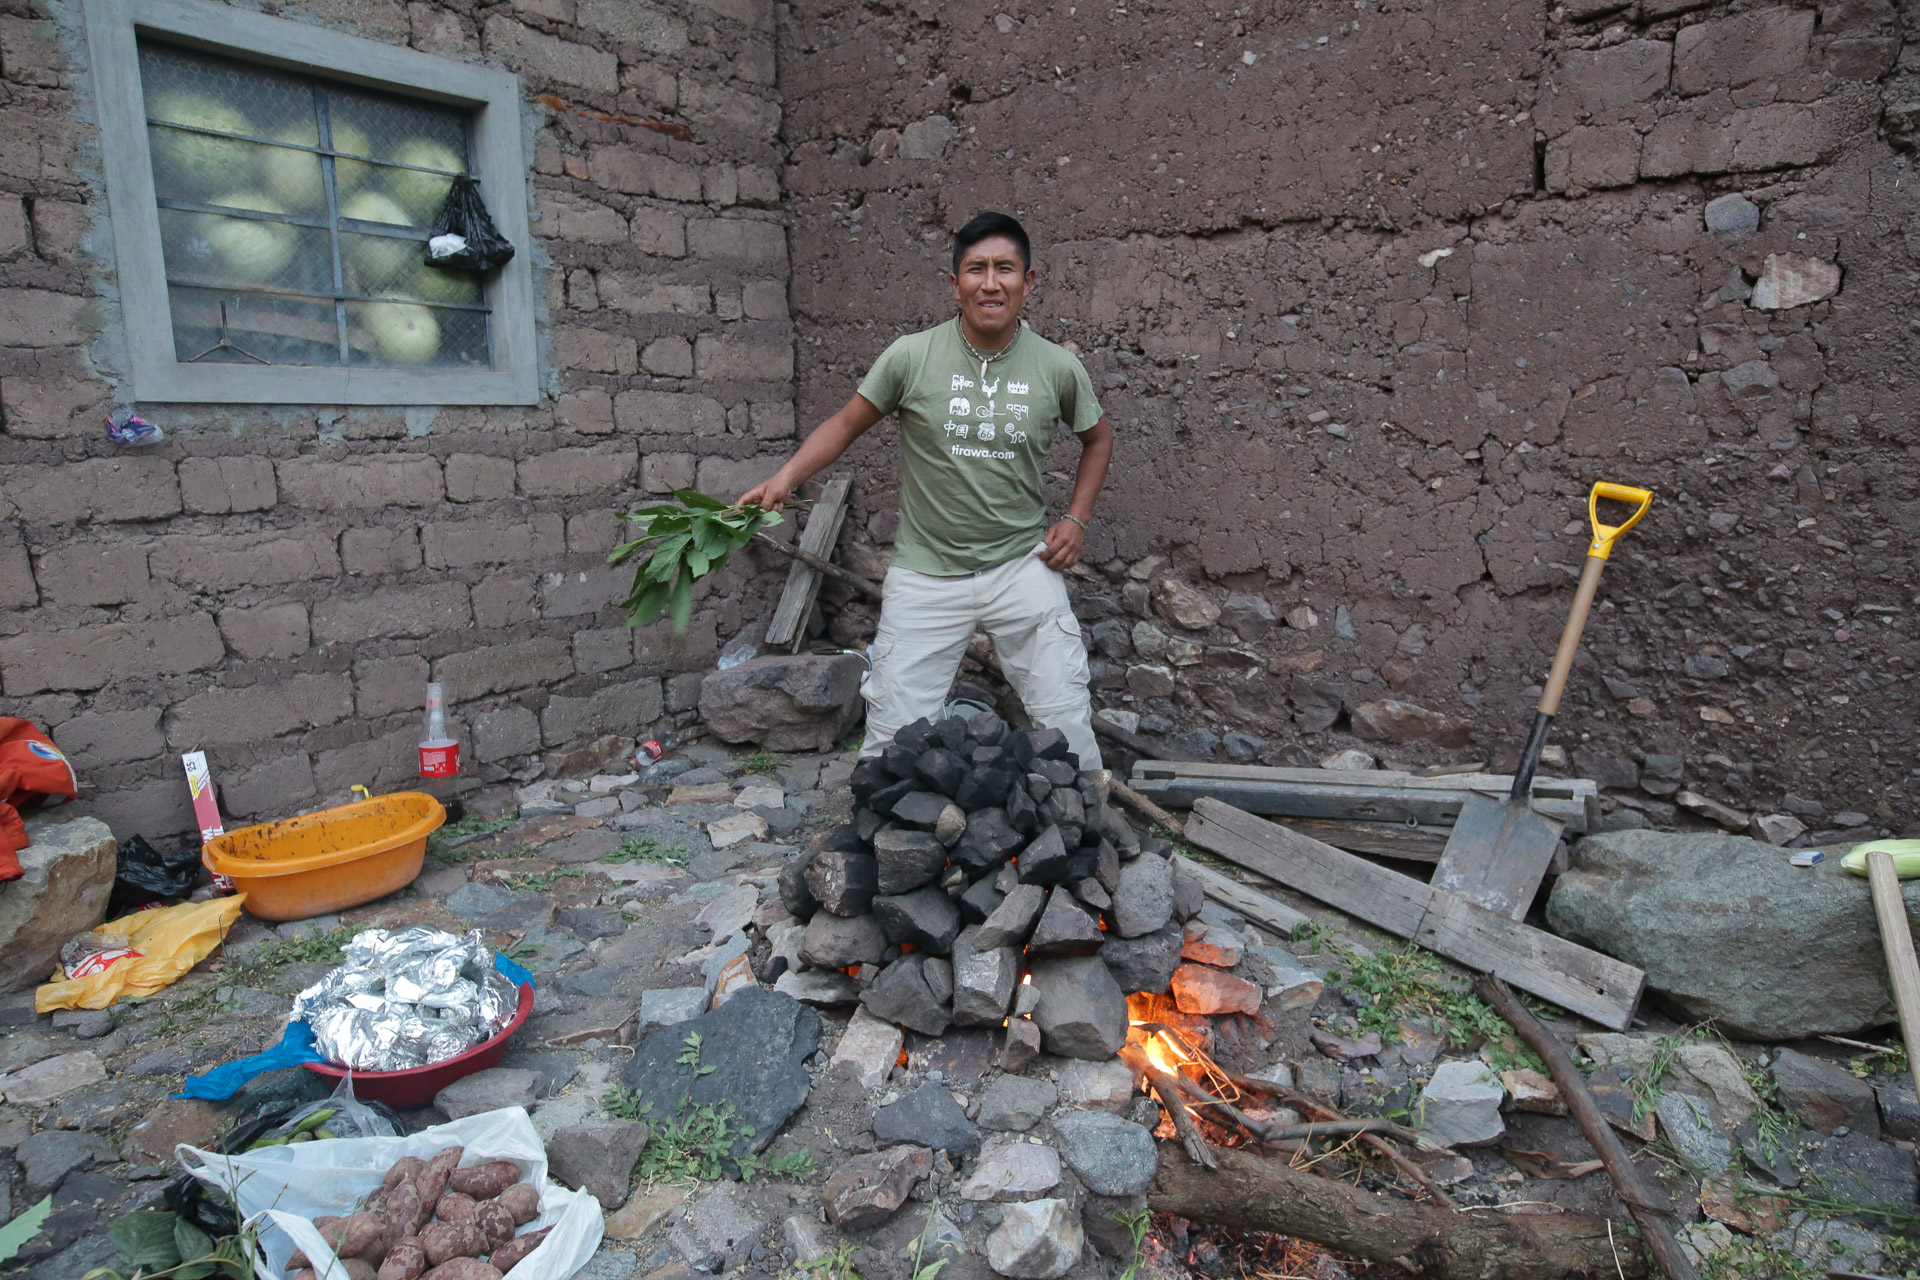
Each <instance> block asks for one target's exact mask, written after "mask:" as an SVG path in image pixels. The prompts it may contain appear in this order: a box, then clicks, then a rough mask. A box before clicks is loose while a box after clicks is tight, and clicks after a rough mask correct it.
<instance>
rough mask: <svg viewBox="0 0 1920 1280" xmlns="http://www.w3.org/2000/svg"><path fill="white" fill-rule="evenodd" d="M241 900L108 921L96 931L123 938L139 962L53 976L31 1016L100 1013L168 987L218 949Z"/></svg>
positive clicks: (243, 899)
mask: <svg viewBox="0 0 1920 1280" xmlns="http://www.w3.org/2000/svg"><path fill="white" fill-rule="evenodd" d="M246 901H247V895H246V894H244V893H235V894H229V895H227V896H226V897H224V898H209V899H208V900H207V901H205V902H182V903H180V904H179V905H178V906H173V907H161V908H159V909H157V910H154V911H136V912H134V913H133V914H132V915H130V916H122V917H120V918H119V919H118V920H109V921H107V922H106V923H105V924H103V925H100V926H98V927H97V928H96V929H95V932H96V933H118V934H125V935H126V936H127V937H128V938H130V939H132V941H131V943H130V945H131V946H132V947H133V949H134V950H135V951H138V952H139V953H140V955H139V958H137V959H133V960H122V961H121V962H120V963H119V964H116V965H113V966H111V967H110V968H107V969H105V970H103V971H101V972H99V973H90V974H88V975H87V976H86V977H84V978H60V977H56V978H55V979H54V980H53V981H52V982H47V983H43V984H42V985H41V986H40V987H39V988H38V989H37V990H35V991H34V993H33V1007H34V1009H35V1011H37V1012H39V1013H52V1012H53V1011H54V1010H55V1009H104V1008H106V1007H107V1006H108V1005H110V1004H112V1003H113V1002H114V1001H115V1000H118V999H120V998H121V997H122V996H150V995H152V994H153V993H154V992H156V991H158V990H160V989H161V988H162V987H169V986H172V985H173V984H174V983H175V982H177V981H179V980H180V977H181V975H183V974H185V973H186V972H187V971H188V970H190V969H192V968H193V966H195V965H197V964H199V963H200V962H201V961H202V960H205V959H206V958H207V957H208V956H209V955H211V954H212V953H213V949H214V948H215V947H217V946H219V945H220V943H221V942H222V941H223V940H224V939H225V938H226V936H227V930H228V929H231V928H232V927H233V922H234V921H235V920H238V919H239V918H240V909H241V907H243V906H244V905H245V904H246ZM55 972H56V973H57V972H58V970H56V971H55Z"/></svg>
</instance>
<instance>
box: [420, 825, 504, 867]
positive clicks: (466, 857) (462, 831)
mask: <svg viewBox="0 0 1920 1280" xmlns="http://www.w3.org/2000/svg"><path fill="white" fill-rule="evenodd" d="M518 821H519V819H518V818H514V817H499V818H481V817H472V818H462V819H460V821H458V822H449V823H447V824H446V825H445V826H443V827H441V828H440V829H439V830H438V831H436V832H434V833H433V834H432V835H430V836H428V837H427V856H428V857H429V858H431V859H433V860H434V861H435V862H437V863H439V864H440V865H441V866H443V867H454V866H459V865H460V864H461V863H463V862H468V861H471V860H472V857H473V855H472V854H469V853H465V852H462V849H464V847H465V845H464V844H462V846H461V848H454V847H452V846H453V844H454V842H457V841H462V840H463V838H465V837H474V836H488V835H492V834H493V833H494V832H496V831H505V830H506V829H507V828H508V827H510V826H512V825H513V824H514V823H516V822H518Z"/></svg>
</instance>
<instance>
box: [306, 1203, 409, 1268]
mask: <svg viewBox="0 0 1920 1280" xmlns="http://www.w3.org/2000/svg"><path fill="white" fill-rule="evenodd" d="M330 1229H331V1230H332V1231H334V1232H335V1233H336V1235H335V1236H334V1237H333V1238H332V1239H327V1233H326V1232H325V1231H322V1232H321V1233H320V1236H321V1238H322V1239H326V1240H327V1243H328V1244H329V1245H331V1246H332V1247H333V1251H334V1252H335V1253H337V1254H339V1255H340V1256H341V1257H343V1258H374V1259H376V1263H375V1265H378V1261H377V1260H378V1259H379V1258H383V1257H385V1256H386V1253H387V1245H388V1244H390V1243H391V1242H392V1240H393V1224H392V1223H390V1222H388V1221H387V1220H386V1218H384V1217H382V1216H381V1215H380V1214H377V1213H356V1214H354V1215H353V1216H352V1217H351V1218H347V1219H345V1220H343V1221H341V1222H339V1223H336V1224H335V1225H334V1226H333V1227H332V1228H330Z"/></svg>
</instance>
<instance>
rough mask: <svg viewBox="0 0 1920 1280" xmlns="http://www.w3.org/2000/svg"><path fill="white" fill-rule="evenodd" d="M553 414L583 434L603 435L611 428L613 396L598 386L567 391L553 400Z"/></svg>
mask: <svg viewBox="0 0 1920 1280" xmlns="http://www.w3.org/2000/svg"><path fill="white" fill-rule="evenodd" d="M553 416H554V420H555V421H556V422H559V423H562V424H563V425H565V426H569V427H572V428H573V429H574V430H575V431H578V432H581V433H582V434H584V435H590V436H603V435H606V434H607V433H609V432H611V431H612V430H613V396H612V395H611V394H610V393H608V392H606V391H603V390H602V389H600V388H599V387H583V388H581V389H580V390H578V391H569V392H567V393H566V394H565V395H563V396H561V397H560V398H559V399H558V400H556V401H554V402H553Z"/></svg>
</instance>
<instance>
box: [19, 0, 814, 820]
mask: <svg viewBox="0 0 1920 1280" xmlns="http://www.w3.org/2000/svg"><path fill="white" fill-rule="evenodd" d="M285 13H286V16H288V17H290V18H293V19H294V20H296V21H308V22H316V23H319V24H323V25H327V26H331V27H336V28H340V29H345V30H349V31H353V32H356V33H359V34H361V35H365V36H368V37H372V38H374V39H379V40H383V41H388V42H392V43H397V44H405V45H410V46H412V47H414V48H418V49H421V50H424V51H427V52H431V53H435V54H439V55H442V56H446V57H451V58H456V59H466V60H473V61H484V62H486V63H489V64H492V65H498V66H505V67H507V68H509V69H512V70H514V71H516V72H518V73H519V74H520V75H521V77H522V79H523V81H524V85H525V90H526V95H527V99H528V101H527V105H526V107H525V118H526V122H527V128H528V130H529V136H530V138H531V139H532V144H531V161H532V164H531V169H532V171H531V173H530V174H529V175H528V179H529V181H528V199H529V200H530V202H531V204H532V206H533V209H534V212H535V215H536V217H537V221H535V223H534V234H535V237H536V243H535V244H534V245H533V246H530V247H528V249H527V251H529V252H531V253H532V255H533V260H534V266H535V272H536V277H535V278H536V282H537V285H538V288H539V291H540V294H541V297H542V299H543V306H542V316H541V320H540V334H541V342H542V351H543V358H542V375H541V376H542V388H543V395H542V399H541V402H540V403H539V404H538V405H536V406H533V407H530V408H513V409H499V410H488V409H465V408H458V409H456V408H443V409H438V410H435V409H420V408H413V409H404V410H403V409H395V410H391V411H388V410H379V409H341V408H326V407H313V406H299V407H294V406H272V405H266V406H258V407H219V406H192V405H148V404H141V405H137V406H136V407H137V408H138V409H139V410H140V412H141V414H142V416H144V417H146V418H148V419H149V420H151V421H153V422H156V423H158V424H160V425H161V426H162V427H163V428H164V429H165V431H166V433H167V439H166V441H165V442H164V443H163V444H161V445H159V446H157V447H155V448H151V449H146V450H141V451H139V452H137V453H136V452H131V451H125V450H120V449H118V448H117V447H116V446H114V445H112V444H111V443H110V442H109V441H108V440H107V438H106V435H105V431H104V428H103V426H102V423H101V417H102V415H103V414H104V413H105V412H107V411H108V410H109V409H111V408H113V407H115V406H118V405H122V404H131V403H132V401H131V399H130V392H129V391H128V389H127V388H125V387H124V386H123V385H122V383H121V382H120V381H119V379H118V377H117V374H116V370H117V369H118V368H119V367H120V366H121V363H122V357H121V355H120V348H119V342H120V338H119V321H118V316H117V312H116V301H115V299H116V297H117V290H116V287H115V281H114V270H113V263H112V261H111V255H112V243H111V237H110V233H109V229H108V226H107V221H106V216H107V215H106V209H105V201H104V196H103V194H102V192H101V188H100V183H99V169H100V160H99V147H98V142H97V138H96V137H95V136H94V133H93V130H92V126H91V125H90V123H89V120H90V111H89V106H88V104H89V99H90V88H89V81H88V71H87V66H86V58H85V45H84V41H83V39H82V38H81V35H80V28H79V21H80V18H79V5H78V4H77V3H75V0H39V2H37V3H32V4H28V3H22V2H21V0H0V414H3V415H4V419H3V422H0V605H4V606H5V612H4V613H3V614H0V693H3V695H4V698H3V701H0V705H3V706H4V710H5V712H6V713H7V714H14V715H23V716H28V717H30V718H32V719H34V720H36V721H38V722H40V723H41V724H43V725H45V726H46V727H48V728H49V729H50V730H51V732H52V734H53V736H54V738H55V740H56V741H57V742H59V743H61V744H62V745H63V746H64V747H65V748H66V749H67V750H68V751H69V753H70V754H71V755H72V757H73V759H74V763H75V765H76V766H77V768H78V769H79V771H80V774H81V777H82V779H83V782H84V784H85V791H84V807H85V808H87V809H89V810H91V811H93V812H95V813H97V814H99V815H100V816H101V817H103V818H105V819H106V820H107V821H108V822H109V823H111V824H112V826H113V828H114V830H115V832H116V833H117V834H118V835H121V836H123V837H124V836H127V835H130V834H132V833H134V832H140V833H143V834H145V835H147V836H149V837H160V836H166V835H171V834H175V833H178V832H184V831H188V830H190V829H191V828H192V825H193V824H192V820H191V816H190V811H189V809H188V806H187V800H186V789H185V786H184V783H183V780H182V777H181V772H180V764H179V758H178V754H179V752H181V751H183V750H190V749H193V748H196V747H198V748H204V749H205V750H206V751H207V753H208V756H209V758H210V760H211V762H212V764H213V767H214V770H215V776H216V779H217V781H218V782H219V783H220V785H221V790H222V801H223V805H224V808H225V810H226V812H227V813H228V814H229V815H230V816H231V817H233V818H238V819H255V818H263V817H271V816H278V815H280V814H284V813H289V812H294V811H298V810H300V809H304V808H310V807H313V806H314V805H315V804H317V803H320V802H323V801H332V800H338V799H344V798H346V793H347V788H348V787H349V786H350V785H351V784H353V783H356V782H365V783H369V784H372V785H375V786H379V787H392V786H396V785H402V784H405V783H406V782H407V781H408V780H409V779H410V778H414V777H415V776H416V774H417V768H416V765H415V762H414V760H413V754H412V753H413V745H414V743H415V742H416V741H417V740H418V738H419V736H420V732H419V729H420V724H419V721H420V707H421V699H422V696H423V693H424V685H425V683H426V681H427V680H428V679H429V678H430V677H432V678H437V679H439V680H441V681H442V682H444V683H445V685H446V687H447V695H448V698H449V700H450V702H451V704H452V714H453V718H454V719H455V721H456V722H457V723H458V725H459V736H460V737H461V738H462V740H463V741H464V743H465V745H466V751H467V759H468V761H469V762H470V765H469V769H468V772H467V775H466V777H465V778H464V779H463V784H464V785H468V786H472V785H478V784H479V783H480V782H482V781H483V780H497V779H503V778H505V777H507V776H509V775H512V774H525V773H527V772H528V771H532V770H537V769H538V768H539V767H540V764H541V758H542V756H543V755H545V754H547V753H550V752H552V751H553V750H554V749H556V748H560V747H565V746H568V745H572V744H576V743H578V742H581V741H583V740H587V739H591V738H593V737H595V736H598V735H602V734H607V733H620V734H628V735H635V734H643V733H645V732H647V731H651V730H657V729H660V728H664V727H669V726H671V725H673V724H676V723H680V724H684V723H686V722H688V721H689V720H690V719H691V717H692V711H691V707H692V703H693V700H694V695H695V692H696V690H697V680H690V679H689V678H688V677H689V675H690V674H691V673H696V672H699V671H703V670H706V669H709V668H710V667H711V664H712V661H713V657H714V655H715V651H716V646H717V643H718V639H719V638H720V637H728V636H731V635H733V634H734V633H735V632H736V631H738V630H739V629H740V628H742V627H743V626H745V625H747V623H748V621H749V620H750V619H754V618H764V617H765V616H766V614H767V612H768V611H769V609H770V607H771V598H772V596H773V594H774V593H775V592H777V590H778V587H779V584H780V582H782V581H783V580H784V576H785V566H784V564H776V565H759V564H756V563H755V562H754V560H753V558H752V557H751V556H747V557H743V559H742V560H741V561H740V562H739V563H738V565H737V567H736V568H734V569H731V570H729V572H728V573H727V574H725V575H723V576H722V577H720V578H719V579H717V580H715V581H714V582H713V583H712V585H711V586H708V587H706V588H705V589H704V590H703V592H702V595H701V600H700V604H699V606H698V610H697V613H696V616H695V620H694V624H693V626H692V628H691V629H690V630H689V632H688V634H687V635H686V636H685V637H683V638H676V637H674V636H672V635H671V634H670V633H669V632H667V630H666V629H665V627H664V626H659V627H655V628H651V629H649V630H646V631H643V632H639V633H632V632H629V631H627V630H626V629H625V628H624V626H623V625H622V619H621V617H620V614H619V612H618V610H616V609H614V608H613V607H612V604H613V602H614V601H615V600H617V599H619V598H620V596H621V595H622V594H623V584H622V581H621V577H622V575H621V574H619V573H615V572H610V571H608V570H607V569H606V568H605V567H604V558H605V554H606V551H607V549H608V548H609V547H611V546H612V545H613V544H614V542H615V540H616V538H617V536H618V535H619V533H620V528H621V527H620V526H619V524H618V522H617V521H616V520H615V519H614V518H613V515H612V513H613V512H614V511H615V510H616V509H618V508H620V507H622V506H630V505H633V504H635V503H636V502H637V501H639V500H641V499H643V498H645V497H646V496H647V495H648V494H653V493H659V492H663V491H664V490H666V489H668V488H670V487H673V486H676V485H685V484H689V483H692V482H693V481H694V479H695V477H696V475H698V476H700V477H701V478H703V479H708V480H713V481H714V482H716V483H718V482H720V481H722V480H724V481H725V482H726V483H729V484H731V483H735V482H737V481H738V480H739V478H740V477H742V476H749V475H754V476H756V478H757V474H756V473H759V472H762V471H764V470H770V469H771V466H772V465H773V463H772V461H771V459H772V456H773V452H774V451H776V450H780V449H784V448H786V447H788V443H789V437H791V435H792V433H793V423H794V414H793V406H792V395H793V381H792V380H793V352H792V334H791V325H790V323H789V321H788V317H787V307H786V295H787V284H788V275H789V272H788V258H787V245H786V230H785V222H784V215H783V214H782V212H781V210H780V207H779V201H780V186H779V166H780V163H781V158H782V155H783V152H782V149H781V146H780V143H779V139H778V136H777V131H778V128H779V123H780V118H781V108H780V99H779V94H778V92H777V91H776V89H775V85H774V30H773V8H772V5H771V3H767V2H765V0H658V2H657V3H645V4H643V3H638V2H636V0H514V2H513V3H478V2H458V0H449V2H446V3H426V2H420V0H415V2H414V3H407V4H402V3H398V2H397V0H309V2H308V3H305V4H303V5H301V6H299V7H298V9H289V10H287V11H285ZM536 98H537V99H539V101H537V102H536V101H535V99H536ZM645 120H651V121H656V122H659V123H660V124H661V125H663V126H664V127H665V129H666V130H667V131H666V132H662V131H659V130H656V129H653V128H649V127H645V126H644V125H643V124H640V123H629V121H645ZM500 189H501V188H500V187H499V186H497V185H494V184H493V183H491V182H490V183H489V190H490V191H499V190H500ZM496 198H497V197H496ZM756 459H758V460H756Z"/></svg>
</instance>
